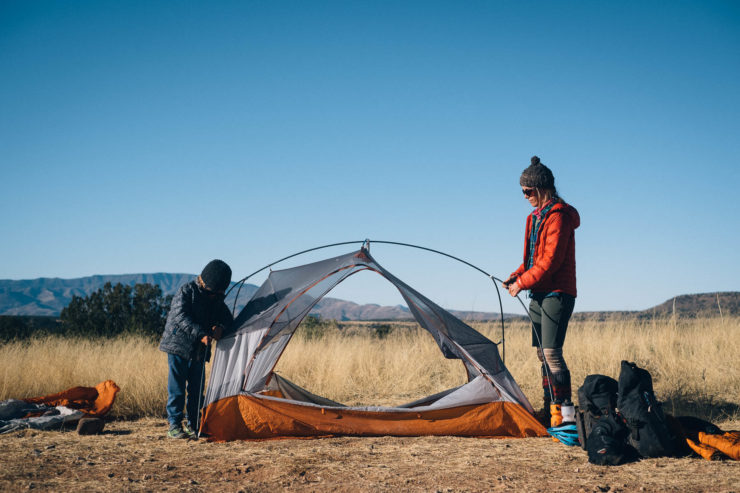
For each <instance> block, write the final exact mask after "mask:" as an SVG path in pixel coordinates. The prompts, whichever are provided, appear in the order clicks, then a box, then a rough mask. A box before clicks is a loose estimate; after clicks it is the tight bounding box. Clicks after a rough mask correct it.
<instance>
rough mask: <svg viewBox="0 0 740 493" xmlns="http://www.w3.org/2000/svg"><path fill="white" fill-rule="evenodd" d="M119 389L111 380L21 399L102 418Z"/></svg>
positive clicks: (111, 404)
mask: <svg viewBox="0 0 740 493" xmlns="http://www.w3.org/2000/svg"><path fill="white" fill-rule="evenodd" d="M119 390H121V388H120V387H119V386H118V385H116V382H114V381H113V380H106V381H105V382H100V383H99V384H97V385H96V386H95V387H72V388H71V389H67V390H64V391H62V392H58V393H56V394H50V395H45V396H43V397H31V398H28V399H23V400H24V401H25V402H29V403H31V404H46V405H47V406H65V407H69V408H71V409H78V410H80V411H82V412H84V413H85V414H90V415H92V416H103V415H104V414H106V413H107V412H108V411H110V409H111V407H113V401H115V399H116V394H117V393H118V391H119Z"/></svg>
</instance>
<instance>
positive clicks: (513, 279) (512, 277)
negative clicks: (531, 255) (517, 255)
mask: <svg viewBox="0 0 740 493" xmlns="http://www.w3.org/2000/svg"><path fill="white" fill-rule="evenodd" d="M514 281H516V276H511V277H510V278H508V279H507V280H505V281H504V282H502V283H501V285H502V286H503V287H505V288H506V289H509V286H510V285H511V283H512V282H514Z"/></svg>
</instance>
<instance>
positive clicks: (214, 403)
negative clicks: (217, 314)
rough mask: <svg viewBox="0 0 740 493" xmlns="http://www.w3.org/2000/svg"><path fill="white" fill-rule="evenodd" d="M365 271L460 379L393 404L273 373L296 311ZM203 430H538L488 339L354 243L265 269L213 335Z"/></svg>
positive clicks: (245, 435) (293, 433) (226, 436)
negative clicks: (309, 386) (399, 302)
mask: <svg viewBox="0 0 740 493" xmlns="http://www.w3.org/2000/svg"><path fill="white" fill-rule="evenodd" d="M364 270H369V271H373V272H376V273H378V274H380V275H381V276H383V277H384V278H385V279H387V280H388V281H389V282H390V283H391V284H393V285H394V286H395V287H396V288H397V289H398V290H399V291H400V293H401V295H402V296H403V298H404V300H405V301H406V303H407V305H408V307H409V310H410V311H411V313H412V314H413V316H414V318H415V319H416V321H417V322H418V323H419V325H421V327H423V328H424V329H426V330H427V331H429V333H430V334H431V335H432V337H434V339H435V341H436V343H437V345H438V346H439V348H440V350H441V351H442V353H443V355H444V356H445V357H446V358H455V359H459V360H460V361H461V362H462V364H463V365H464V366H465V369H466V370H467V376H468V382H467V383H466V384H464V385H462V386H460V387H457V388H453V389H449V390H447V391H444V392H441V393H439V394H435V395H432V396H429V397H426V398H423V399H419V400H417V401H414V402H411V403H408V404H404V405H400V406H398V407H376V406H365V407H349V406H344V405H342V404H340V403H337V402H334V401H331V400H329V399H327V398H324V397H321V396H317V395H314V394H312V393H310V392H309V391H307V390H305V389H302V388H300V387H299V386H297V385H295V384H293V383H292V382H290V381H288V380H287V379H284V378H282V377H280V376H279V375H277V374H275V373H273V369H274V368H275V365H276V364H277V362H278V360H279V358H280V356H281V354H282V353H283V351H284V349H285V347H286V345H287V344H288V343H289V342H290V339H291V337H292V336H293V334H294V332H295V330H296V328H297V327H298V325H299V324H300V322H301V320H303V318H304V317H305V316H306V315H308V313H309V312H310V310H311V308H312V307H313V306H314V305H315V304H316V303H317V302H318V301H319V300H320V299H321V298H322V297H323V296H325V295H326V294H327V293H328V292H329V291H330V290H331V289H332V288H334V287H335V286H336V285H337V284H339V283H340V282H342V281H343V280H345V279H347V278H348V277H349V276H351V275H353V274H355V273H357V272H360V271H364ZM204 404H205V410H204V412H203V416H202V419H201V434H202V435H205V436H207V437H209V439H210V440H216V441H226V440H239V439H242V440H249V439H266V438H285V437H319V436H337V435H355V436H379V435H396V436H421V435H456V436H478V437H529V436H546V431H545V428H544V427H543V426H542V425H541V424H540V423H539V422H538V421H537V420H536V419H535V418H534V417H533V416H532V414H531V413H532V412H533V409H532V406H531V405H530V403H529V402H528V401H527V398H526V397H525V396H524V394H523V393H522V391H521V389H520V388H519V386H518V385H517V383H516V382H515V381H514V379H513V377H512V376H511V374H510V373H509V371H508V370H507V369H506V367H505V366H504V364H503V362H502V360H501V358H500V356H499V352H498V348H497V346H496V344H495V343H493V342H492V341H490V340H489V339H487V338H486V337H484V336H483V335H481V334H480V333H479V332H477V331H476V330H475V329H473V328H472V327H470V326H468V325H467V324H465V323H464V322H462V321H461V320H459V319H457V318H456V317H454V316H453V315H452V314H450V313H449V312H447V311H446V310H444V309H442V308H441V307H439V306H437V305H436V304H434V303H433V302H432V301H431V300H429V299H427V298H425V297H424V296H423V295H422V294H420V293H419V292H417V291H415V290H414V289H412V288H411V287H410V286H408V285H407V284H405V283H404V282H403V281H401V280H400V279H398V278H396V277H395V276H393V274H391V273H390V272H388V271H387V270H385V269H384V268H383V267H382V266H381V265H380V264H378V263H377V262H376V261H375V260H374V259H373V257H372V256H371V255H370V252H369V251H368V249H366V248H365V247H363V248H362V249H360V250H359V251H355V252H352V253H349V254H345V255H342V256H339V257H335V258H330V259H327V260H322V261H319V262H315V263H311V264H306V265H302V266H298V267H294V268H290V269H284V270H276V271H272V272H271V273H270V275H269V277H268V278H267V280H266V281H265V282H264V283H263V284H262V286H261V287H260V288H259V289H258V290H257V291H256V292H255V294H254V295H253V296H252V298H251V299H250V300H249V301H248V302H247V304H246V306H245V307H244V308H243V309H242V310H241V312H240V313H239V315H238V316H237V317H236V319H235V320H234V324H233V325H232V327H231V328H230V329H229V330H228V331H227V335H226V336H224V337H222V338H221V340H220V341H218V343H217V345H216V348H215V353H214V360H213V367H212V369H211V376H210V380H209V385H208V390H207V393H206V396H205V402H204Z"/></svg>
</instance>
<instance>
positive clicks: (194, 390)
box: [159, 260, 233, 439]
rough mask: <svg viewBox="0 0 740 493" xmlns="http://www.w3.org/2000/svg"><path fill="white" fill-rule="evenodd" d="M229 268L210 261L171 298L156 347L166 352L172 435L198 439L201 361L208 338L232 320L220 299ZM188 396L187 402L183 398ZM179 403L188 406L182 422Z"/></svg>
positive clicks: (207, 348)
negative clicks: (160, 337)
mask: <svg viewBox="0 0 740 493" xmlns="http://www.w3.org/2000/svg"><path fill="white" fill-rule="evenodd" d="M230 283H231V268H230V267H229V266H228V265H227V264H226V263H225V262H224V261H222V260H212V261H211V262H209V263H208V265H206V266H205V268H204V269H203V272H201V274H200V276H198V278H197V279H196V280H194V281H191V282H189V283H187V284H184V285H183V286H182V287H181V288H180V289H179V290H178V291H177V294H175V296H174V298H172V305H171V306H170V311H169V313H168V315H167V323H166V324H165V328H164V333H163V334H162V340H161V341H160V343H159V349H160V350H161V351H164V352H165V353H167V363H168V365H169V374H168V377H167V421H168V422H169V424H170V428H169V431H168V432H167V436H168V437H170V438H192V439H194V438H197V430H198V427H199V425H200V423H199V422H198V420H199V412H200V409H199V408H200V404H201V403H202V402H203V384H204V383H205V382H204V381H203V380H204V373H203V370H204V365H205V362H206V360H207V359H208V358H209V356H210V354H209V351H210V342H211V340H218V339H220V338H221V334H222V332H223V329H224V328H225V327H226V326H228V325H229V324H230V323H231V322H232V321H233V318H232V316H231V312H230V311H229V308H228V307H227V306H226V303H224V298H225V294H224V293H225V292H226V289H227V288H228V287H229V284H230ZM186 395H187V402H186ZM183 406H184V407H185V408H186V411H187V412H186V415H185V418H186V419H185V423H183Z"/></svg>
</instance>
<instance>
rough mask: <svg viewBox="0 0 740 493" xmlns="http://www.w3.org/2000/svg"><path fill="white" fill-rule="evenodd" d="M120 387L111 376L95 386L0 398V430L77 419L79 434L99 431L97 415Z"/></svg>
mask: <svg viewBox="0 0 740 493" xmlns="http://www.w3.org/2000/svg"><path fill="white" fill-rule="evenodd" d="M119 390H121V389H120V388H119V387H118V385H116V383H115V382H114V381H113V380H106V381H104V382H101V383H99V384H97V385H96V386H95V387H73V388H71V389H67V390H64V391H62V392H59V393H56V394H51V395H45V396H43V397H32V398H28V399H8V400H5V401H2V402H0V434H2V433H9V432H11V431H15V430H21V429H24V428H34V429H38V430H50V429H54V428H61V427H62V426H63V425H64V424H65V423H78V425H79V426H78V432H79V433H80V434H81V435H89V434H94V433H99V432H100V431H102V429H103V421H102V420H101V419H100V418H101V417H102V416H104V415H105V414H107V413H108V411H110V409H111V408H112V407H113V402H114V401H115V399H116V394H117V393H118V391H119Z"/></svg>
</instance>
